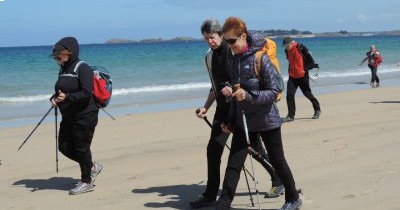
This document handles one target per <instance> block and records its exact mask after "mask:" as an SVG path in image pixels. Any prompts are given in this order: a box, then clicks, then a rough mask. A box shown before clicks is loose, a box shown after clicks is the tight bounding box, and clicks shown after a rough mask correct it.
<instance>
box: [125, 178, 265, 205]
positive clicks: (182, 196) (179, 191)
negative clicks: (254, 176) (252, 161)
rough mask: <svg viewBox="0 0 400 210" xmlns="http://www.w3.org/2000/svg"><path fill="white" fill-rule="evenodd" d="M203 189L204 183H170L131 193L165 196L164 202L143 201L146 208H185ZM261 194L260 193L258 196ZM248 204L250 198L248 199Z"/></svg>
mask: <svg viewBox="0 0 400 210" xmlns="http://www.w3.org/2000/svg"><path fill="white" fill-rule="evenodd" d="M204 190H205V186H204V185H199V184H192V185H170V186H160V187H150V188H147V189H133V190H132V193H137V194H146V193H158V196H160V197H165V196H166V197H167V198H168V201H166V202H149V203H145V204H144V206H145V207H148V208H173V209H182V210H187V209H191V208H190V205H189V202H190V201H194V200H195V199H196V198H197V196H199V195H200V193H202V192H203V191H204ZM236 196H249V194H248V193H245V192H244V193H236ZM262 197H263V196H261V195H260V198H262ZM253 199H254V200H256V198H255V195H253ZM249 206H251V204H250V199H249ZM255 206H256V207H258V204H257V203H255ZM201 209H204V210H211V209H215V206H208V207H204V208H201ZM231 209H232V210H240V209H249V208H238V207H231Z"/></svg>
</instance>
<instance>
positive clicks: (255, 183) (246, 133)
mask: <svg viewBox="0 0 400 210" xmlns="http://www.w3.org/2000/svg"><path fill="white" fill-rule="evenodd" d="M235 87H236V90H239V89H240V84H236V85H235ZM242 118H243V127H244V132H245V136H246V141H247V148H248V150H249V155H250V164H251V170H252V171H253V182H254V188H255V189H256V195H257V203H258V209H259V210H261V205H260V198H259V192H258V188H257V181H256V179H255V177H256V175H255V173H254V166H253V156H252V155H251V154H250V151H251V149H252V148H251V144H250V138H249V131H248V128H247V121H246V115H245V113H244V110H242Z"/></svg>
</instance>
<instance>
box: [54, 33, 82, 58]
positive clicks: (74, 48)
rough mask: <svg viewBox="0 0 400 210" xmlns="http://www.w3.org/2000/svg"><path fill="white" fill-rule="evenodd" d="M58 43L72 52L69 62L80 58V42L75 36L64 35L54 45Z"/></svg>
mask: <svg viewBox="0 0 400 210" xmlns="http://www.w3.org/2000/svg"><path fill="white" fill-rule="evenodd" d="M56 45H61V46H63V47H65V48H66V49H68V51H70V52H71V53H72V54H71V56H70V59H69V61H68V63H73V62H75V60H76V59H78V58H79V44H78V41H77V40H76V39H75V38H74V37H64V38H62V39H60V40H59V41H58V42H57V43H56V44H55V45H54V46H56Z"/></svg>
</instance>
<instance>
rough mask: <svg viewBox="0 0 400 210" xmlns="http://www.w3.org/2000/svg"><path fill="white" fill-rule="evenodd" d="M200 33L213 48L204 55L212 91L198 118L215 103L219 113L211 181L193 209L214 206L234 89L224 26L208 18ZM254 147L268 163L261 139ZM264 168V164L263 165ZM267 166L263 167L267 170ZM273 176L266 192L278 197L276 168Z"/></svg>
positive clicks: (210, 152) (212, 140) (214, 125)
mask: <svg viewBox="0 0 400 210" xmlns="http://www.w3.org/2000/svg"><path fill="white" fill-rule="evenodd" d="M201 33H202V35H203V38H204V41H205V42H206V43H207V44H208V46H209V47H210V49H209V50H208V51H207V53H206V55H205V65H206V69H207V71H208V74H209V77H210V81H211V89H210V91H209V93H208V97H207V100H206V102H205V104H204V106H203V107H200V108H198V109H197V110H198V111H197V112H196V116H197V117H198V118H200V119H204V117H205V116H206V113H207V111H208V110H209V108H210V107H211V105H212V104H213V103H214V101H216V104H217V106H216V110H215V113H214V118H213V122H212V128H211V136H210V139H209V142H208V145H207V170H208V180H207V186H206V190H205V191H204V193H203V194H202V195H200V196H199V197H198V198H197V200H195V201H192V202H190V206H191V207H192V208H201V207H205V206H210V205H215V203H216V198H217V194H218V190H219V185H220V165H221V156H222V153H223V151H224V147H225V144H226V142H227V140H228V138H229V133H225V132H223V131H222V129H221V124H222V123H223V122H225V121H226V120H227V117H228V113H229V108H230V101H231V98H230V96H231V94H232V88H231V86H230V81H231V79H230V73H229V68H228V65H229V62H230V58H231V57H232V53H231V51H230V50H229V48H228V45H227V44H226V42H225V41H223V37H222V27H221V25H220V24H219V22H218V21H217V20H215V19H207V20H205V21H204V22H203V24H202V25H201ZM256 143H257V144H256V145H254V148H255V149H256V150H257V151H258V152H259V153H260V154H261V155H262V156H263V158H265V159H267V160H268V156H267V154H266V152H265V150H264V149H263V147H262V144H261V142H260V141H259V140H258V142H256ZM263 166H264V165H263ZM266 167H267V166H264V168H266ZM266 170H267V171H268V172H269V173H270V175H271V181H272V187H271V190H270V191H269V192H267V195H268V197H278V196H279V195H281V194H282V193H283V192H284V187H283V185H282V183H281V181H280V179H279V177H278V176H277V174H276V173H275V172H274V171H273V169H270V168H266Z"/></svg>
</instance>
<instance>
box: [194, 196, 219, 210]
mask: <svg viewBox="0 0 400 210" xmlns="http://www.w3.org/2000/svg"><path fill="white" fill-rule="evenodd" d="M215 204H216V200H215V199H211V198H207V197H205V196H203V195H200V196H199V197H198V198H197V200H195V201H192V202H190V207H192V208H193V209H198V208H201V207H205V206H213V205H215Z"/></svg>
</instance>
